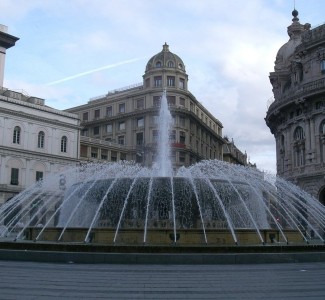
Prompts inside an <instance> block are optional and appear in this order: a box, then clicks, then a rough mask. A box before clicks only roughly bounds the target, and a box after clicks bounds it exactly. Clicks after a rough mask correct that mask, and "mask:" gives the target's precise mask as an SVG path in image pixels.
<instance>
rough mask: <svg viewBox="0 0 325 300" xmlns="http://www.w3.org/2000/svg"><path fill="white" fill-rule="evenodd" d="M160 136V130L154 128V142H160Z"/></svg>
mask: <svg viewBox="0 0 325 300" xmlns="http://www.w3.org/2000/svg"><path fill="white" fill-rule="evenodd" d="M158 137H159V131H158V130H153V131H152V142H153V143H157V142H158Z"/></svg>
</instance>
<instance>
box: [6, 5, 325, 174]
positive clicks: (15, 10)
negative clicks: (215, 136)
mask: <svg viewBox="0 0 325 300" xmlns="http://www.w3.org/2000/svg"><path fill="white" fill-rule="evenodd" d="M293 6H294V1H293V0H247V1H243V0H227V1H225V0H174V1H165V0H164V1H162V0H92V1H86V0H70V1H65V0H1V2H0V11H1V19H0V24H3V25H6V26H8V33H9V34H12V35H15V36H17V37H19V38H20V40H19V41H18V42H17V43H16V46H15V47H14V48H11V49H9V50H8V51H7V55H6V66H5V80H4V86H5V87H7V88H10V89H14V90H24V91H25V92H26V93H28V94H29V95H33V96H36V97H41V98H44V99H46V104H47V105H49V106H52V107H54V108H57V109H66V108H69V107H73V106H77V105H81V104H84V103H87V102H88V100H89V99H90V98H92V97H96V96H99V95H103V94H105V93H107V91H110V90H114V89H116V88H121V87H126V86H129V85H133V84H135V83H140V82H141V81H142V75H143V74H144V69H145V65H146V63H147V61H148V60H149V58H150V57H151V56H153V55H155V54H156V53H158V52H160V51H161V50H162V45H163V44H164V43H165V42H167V44H169V46H170V51H171V52H173V53H175V54H177V55H179V56H180V57H181V58H182V60H183V61H184V63H185V66H186V71H187V74H188V75H189V90H190V91H191V93H192V94H194V95H195V97H196V98H197V99H198V100H199V101H200V102H201V103H202V104H203V105H204V106H205V107H206V108H207V109H209V110H210V112H211V113H212V114H213V115H214V116H215V117H216V118H217V119H219V120H220V121H221V122H222V124H223V126H224V129H223V134H224V135H227V136H228V137H230V138H233V139H234V141H235V144H236V145H237V146H238V147H239V148H240V149H241V150H242V151H247V154H248V156H249V159H250V161H251V162H252V163H256V164H257V166H258V167H259V168H260V169H262V170H268V171H271V172H273V173H275V143H274V137H273V135H272V134H271V133H270V130H269V129H268V127H267V126H266V125H265V121H264V117H265V115H266V110H267V101H268V99H270V98H271V97H272V96H273V95H272V88H271V84H270V83H269V79H268V75H269V72H272V71H273V67H274V60H275V56H276V53H277V51H278V49H279V48H280V46H282V45H283V44H284V43H285V42H287V41H288V39H289V37H288V35H287V26H289V25H290V24H291V23H292V21H291V19H292V16H291V12H292V10H293ZM295 6H296V9H297V10H298V11H299V16H298V17H299V18H300V22H301V23H303V24H304V23H310V24H311V25H312V27H314V26H317V25H320V24H322V23H324V22H325V16H324V11H325V1H324V0H296V1H295Z"/></svg>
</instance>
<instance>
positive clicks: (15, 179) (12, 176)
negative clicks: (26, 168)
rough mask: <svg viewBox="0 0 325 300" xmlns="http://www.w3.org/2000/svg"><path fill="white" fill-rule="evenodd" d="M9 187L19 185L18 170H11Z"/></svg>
mask: <svg viewBox="0 0 325 300" xmlns="http://www.w3.org/2000/svg"><path fill="white" fill-rule="evenodd" d="M10 185H19V169H18V168H11V174H10Z"/></svg>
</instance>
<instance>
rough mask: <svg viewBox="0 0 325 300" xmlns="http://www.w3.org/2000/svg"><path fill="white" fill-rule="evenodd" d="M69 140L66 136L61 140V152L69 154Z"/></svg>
mask: <svg viewBox="0 0 325 300" xmlns="http://www.w3.org/2000/svg"><path fill="white" fill-rule="evenodd" d="M67 144H68V139H67V137H66V136H63V137H62V138H61V152H65V153H66V152H67Z"/></svg>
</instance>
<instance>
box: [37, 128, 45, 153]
mask: <svg viewBox="0 0 325 300" xmlns="http://www.w3.org/2000/svg"><path fill="white" fill-rule="evenodd" d="M44 147H45V133H44V131H42V130H41V131H40V132H39V133H38V136H37V148H39V149H44Z"/></svg>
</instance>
